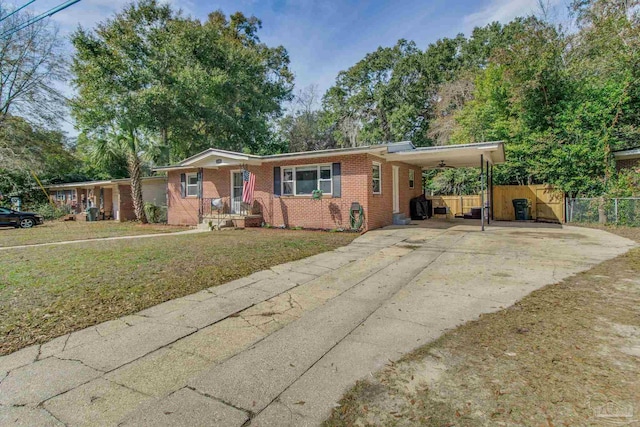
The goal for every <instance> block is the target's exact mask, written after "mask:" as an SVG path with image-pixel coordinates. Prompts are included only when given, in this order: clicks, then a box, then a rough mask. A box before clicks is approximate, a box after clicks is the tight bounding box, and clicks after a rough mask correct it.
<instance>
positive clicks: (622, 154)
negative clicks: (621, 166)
mask: <svg viewBox="0 0 640 427" xmlns="http://www.w3.org/2000/svg"><path fill="white" fill-rule="evenodd" d="M613 157H614V158H616V159H635V158H637V157H640V148H632V149H630V150H622V151H614V152H613Z"/></svg>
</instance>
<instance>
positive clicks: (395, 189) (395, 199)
mask: <svg viewBox="0 0 640 427" xmlns="http://www.w3.org/2000/svg"><path fill="white" fill-rule="evenodd" d="M398 175H399V173H398V166H393V213H398V212H400V191H399V190H400V187H399V185H400V184H399V183H398Z"/></svg>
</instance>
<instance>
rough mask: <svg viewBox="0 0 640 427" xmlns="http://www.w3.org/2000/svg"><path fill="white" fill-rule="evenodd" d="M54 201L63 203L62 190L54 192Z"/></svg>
mask: <svg viewBox="0 0 640 427" xmlns="http://www.w3.org/2000/svg"><path fill="white" fill-rule="evenodd" d="M56 201H58V202H64V190H56Z"/></svg>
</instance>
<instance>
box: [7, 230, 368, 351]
mask: <svg viewBox="0 0 640 427" xmlns="http://www.w3.org/2000/svg"><path fill="white" fill-rule="evenodd" d="M355 237H357V235H356V234H350V233H326V232H309V231H292V230H265V229H246V230H225V231H220V232H211V233H198V234H190V235H176V236H166V237H160V238H154V239H131V240H113V241H101V242H86V243H77V244H74V245H64V246H55V247H33V248H22V249H14V250H10V251H3V253H2V258H1V259H2V261H1V262H0V313H2V316H1V317H0V336H1V337H2V341H1V342H0V354H7V353H10V352H13V351H15V350H17V349H19V348H22V347H25V346H28V345H30V344H34V343H43V342H46V341H48V340H50V339H52V338H54V337H56V336H60V335H64V334H65V333H68V332H72V331H75V330H79V329H82V328H85V327H88V326H91V325H94V324H97V323H100V322H104V321H107V320H111V319H115V318H118V317H120V316H123V315H127V314H131V313H135V312H137V311H139V310H142V309H144V308H147V307H151V306H153V305H156V304H158V303H161V302H163V301H167V300H170V299H173V298H177V297H181V296H184V295H188V294H191V293H194V292H197V291H200V290H202V289H205V288H209V287H211V286H216V285H220V284H222V283H226V282H228V281H231V280H234V279H237V278H240V277H244V276H246V275H248V274H251V273H253V272H256V271H259V270H263V269H266V268H269V267H271V266H273V265H276V264H280V263H284V262H288V261H292V260H296V259H300V258H304V257H307V256H311V255H314V254H317V253H320V252H324V251H327V250H332V249H334V248H337V247H340V246H343V245H345V244H348V243H350V242H351V240H353V239H354V238H355Z"/></svg>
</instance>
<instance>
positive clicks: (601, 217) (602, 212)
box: [598, 197, 607, 224]
mask: <svg viewBox="0 0 640 427" xmlns="http://www.w3.org/2000/svg"><path fill="white" fill-rule="evenodd" d="M598 222H599V223H600V224H606V223H607V210H606V209H605V199H604V197H600V198H598Z"/></svg>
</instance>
